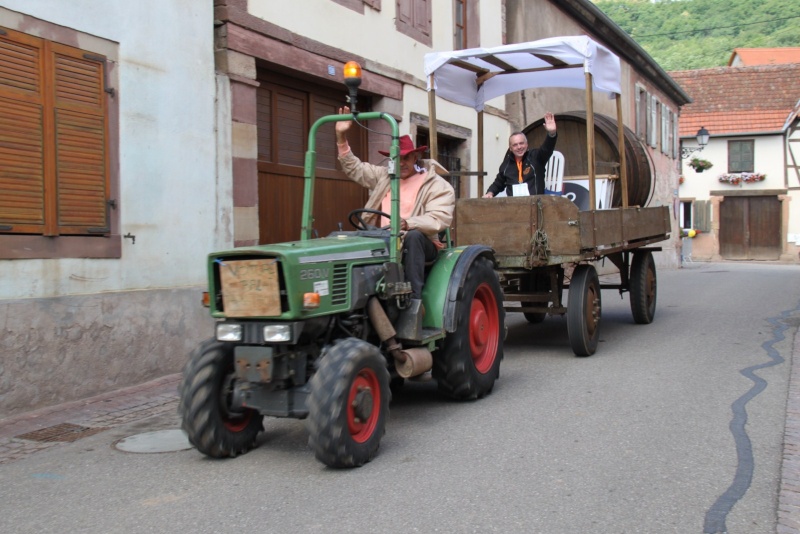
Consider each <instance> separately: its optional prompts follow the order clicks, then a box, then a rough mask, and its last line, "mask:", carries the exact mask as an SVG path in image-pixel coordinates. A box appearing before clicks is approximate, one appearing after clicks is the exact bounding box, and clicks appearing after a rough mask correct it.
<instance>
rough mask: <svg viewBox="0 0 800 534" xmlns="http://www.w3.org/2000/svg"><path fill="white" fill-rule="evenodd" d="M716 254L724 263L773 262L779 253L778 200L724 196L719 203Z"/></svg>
mask: <svg viewBox="0 0 800 534" xmlns="http://www.w3.org/2000/svg"><path fill="white" fill-rule="evenodd" d="M719 253H720V256H722V257H723V258H725V259H726V260H777V259H778V258H779V257H780V253H781V202H780V201H779V200H778V197H775V196H757V197H725V199H724V200H723V201H722V202H721V203H720V222H719Z"/></svg>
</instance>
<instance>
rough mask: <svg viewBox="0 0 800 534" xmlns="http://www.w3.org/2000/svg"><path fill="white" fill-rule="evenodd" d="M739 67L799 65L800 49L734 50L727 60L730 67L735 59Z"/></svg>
mask: <svg viewBox="0 0 800 534" xmlns="http://www.w3.org/2000/svg"><path fill="white" fill-rule="evenodd" d="M737 56H738V57H739V62H740V63H739V65H737V66H739V67H744V66H747V67H752V66H753V65H778V64H781V63H800V48H734V49H733V53H732V54H731V58H730V59H729V60H728V66H729V67H730V66H731V65H732V64H733V62H734V60H735V59H736V57H737Z"/></svg>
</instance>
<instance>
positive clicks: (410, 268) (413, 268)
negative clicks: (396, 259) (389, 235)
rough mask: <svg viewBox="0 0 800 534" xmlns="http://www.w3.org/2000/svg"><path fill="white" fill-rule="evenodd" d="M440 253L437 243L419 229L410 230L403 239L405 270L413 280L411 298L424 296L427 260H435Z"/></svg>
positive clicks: (410, 280)
mask: <svg viewBox="0 0 800 534" xmlns="http://www.w3.org/2000/svg"><path fill="white" fill-rule="evenodd" d="M438 254H439V250H438V249H437V248H436V245H434V244H433V242H432V241H431V240H430V239H428V236H426V235H425V234H423V233H422V232H420V231H419V230H409V231H408V232H406V236H405V238H404V239H403V270H404V271H405V274H406V280H408V281H409V282H411V298H414V299H421V298H422V287H423V286H424V285H425V262H429V261H433V260H435V259H436V256H437V255H438Z"/></svg>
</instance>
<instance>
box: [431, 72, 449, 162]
mask: <svg viewBox="0 0 800 534" xmlns="http://www.w3.org/2000/svg"><path fill="white" fill-rule="evenodd" d="M429 83H430V87H431V88H430V90H429V91H428V112H429V113H428V142H429V143H430V147H429V149H430V153H431V159H433V160H436V161H439V140H438V139H437V136H438V134H437V132H436V89H435V87H436V86H435V85H434V84H433V74H431V75H430V79H429ZM448 170H449V169H448Z"/></svg>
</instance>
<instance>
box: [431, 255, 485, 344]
mask: <svg viewBox="0 0 800 534" xmlns="http://www.w3.org/2000/svg"><path fill="white" fill-rule="evenodd" d="M480 257H486V258H488V259H489V260H490V261H491V262H492V264H493V265H496V262H495V259H494V250H492V248H491V247H487V246H485V245H469V246H465V247H456V248H453V249H449V250H447V251H446V252H444V253H442V254H441V255H440V256H439V258H438V259H437V261H436V263H435V264H434V265H433V267H432V268H431V270H430V272H429V273H428V277H427V278H426V280H425V287H424V289H423V291H422V300H423V302H424V304H425V310H426V314H425V319H424V322H423V325H424V326H425V327H426V328H444V330H445V331H447V332H455V330H456V319H457V317H456V306H457V304H458V301H459V300H460V299H461V296H462V295H461V292H462V290H463V287H464V280H466V278H467V273H468V272H469V269H470V267H471V266H472V264H473V263H474V262H475V260H476V259H477V258H480Z"/></svg>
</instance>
